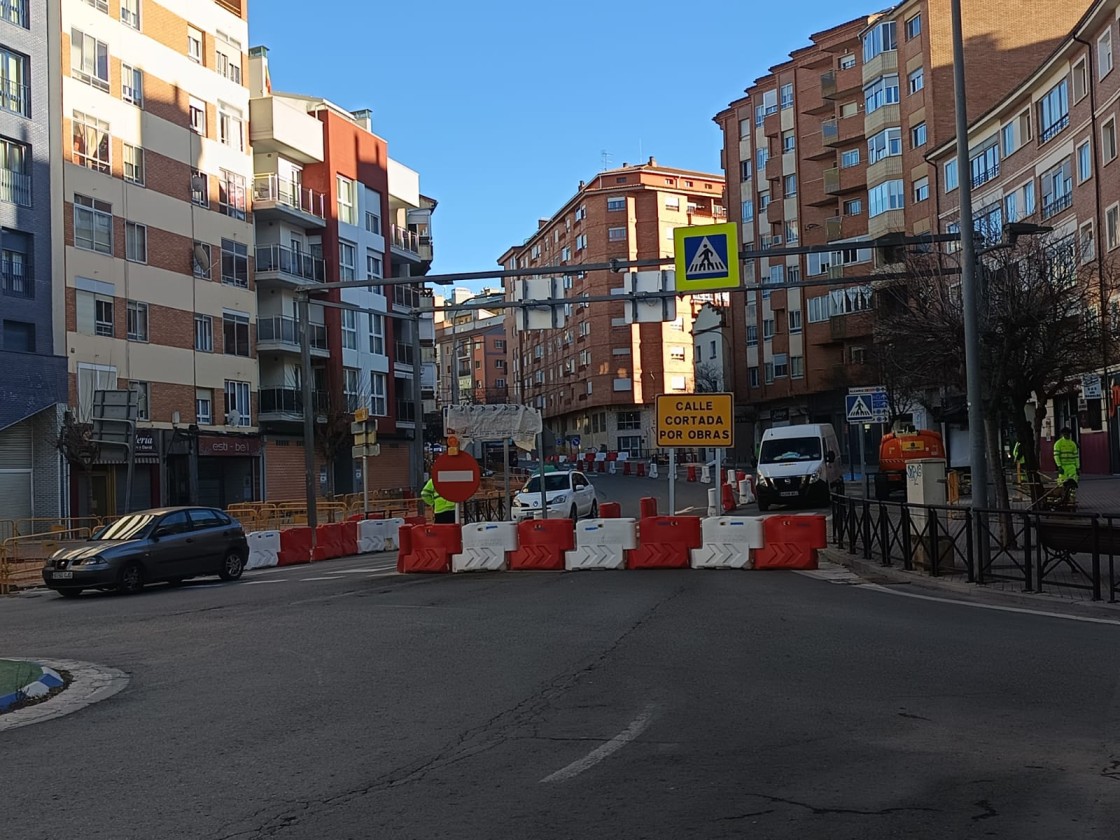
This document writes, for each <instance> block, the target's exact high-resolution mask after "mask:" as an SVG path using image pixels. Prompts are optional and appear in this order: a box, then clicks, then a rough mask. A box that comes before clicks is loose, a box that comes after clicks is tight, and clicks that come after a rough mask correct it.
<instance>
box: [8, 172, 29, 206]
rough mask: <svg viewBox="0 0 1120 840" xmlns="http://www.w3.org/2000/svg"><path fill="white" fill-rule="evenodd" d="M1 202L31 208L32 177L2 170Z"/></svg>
mask: <svg viewBox="0 0 1120 840" xmlns="http://www.w3.org/2000/svg"><path fill="white" fill-rule="evenodd" d="M0 201H2V202H4V203H5V204H18V205H19V206H20V207H30V206H31V176H30V175H24V174H23V173H22V172H13V171H12V170H10V169H0Z"/></svg>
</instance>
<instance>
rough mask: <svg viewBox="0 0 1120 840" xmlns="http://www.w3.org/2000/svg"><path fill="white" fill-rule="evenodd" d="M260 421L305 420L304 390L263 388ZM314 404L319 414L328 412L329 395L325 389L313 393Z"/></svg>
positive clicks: (323, 414)
mask: <svg viewBox="0 0 1120 840" xmlns="http://www.w3.org/2000/svg"><path fill="white" fill-rule="evenodd" d="M260 400H261V407H260V417H259V419H260V422H262V423H268V422H280V421H285V420H289V421H291V420H297V421H298V420H303V391H302V390H301V389H299V388H261V392H260ZM311 400H312V406H313V407H314V410H315V414H316V415H317V416H325V415H326V413H327V405H328V400H327V395H326V393H325V392H323V391H313V392H312V393H311Z"/></svg>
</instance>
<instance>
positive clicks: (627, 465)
mask: <svg viewBox="0 0 1120 840" xmlns="http://www.w3.org/2000/svg"><path fill="white" fill-rule="evenodd" d="M622 474H623V475H630V462H629V461H623V462H622Z"/></svg>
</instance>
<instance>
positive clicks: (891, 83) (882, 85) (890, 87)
mask: <svg viewBox="0 0 1120 840" xmlns="http://www.w3.org/2000/svg"><path fill="white" fill-rule="evenodd" d="M863 101H864V109H865V110H866V111H867V113H868V114H873V113H875V112H876V111H878V110H879V109H880V108H882V107H883V106H884V105H895V104H897V103H898V74H897V73H896V74H892V75H890V76H880V77H879V78H878V79H876V80H875V81H873V82H872V83H871V84H869V85H867V86H866V87H865V88H864V89H863Z"/></svg>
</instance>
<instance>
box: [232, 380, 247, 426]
mask: <svg viewBox="0 0 1120 840" xmlns="http://www.w3.org/2000/svg"><path fill="white" fill-rule="evenodd" d="M226 415H227V416H226V419H227V421H229V420H233V421H234V422H232V423H229V425H231V426H249V425H252V423H251V419H252V405H251V404H250V402H249V383H248V382H237V381H235V380H232V379H227V380H226Z"/></svg>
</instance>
